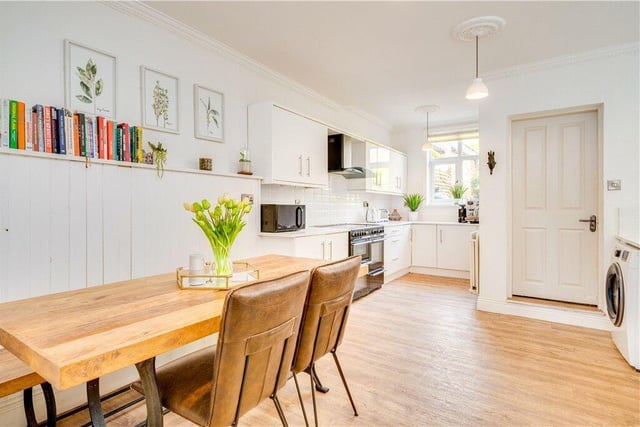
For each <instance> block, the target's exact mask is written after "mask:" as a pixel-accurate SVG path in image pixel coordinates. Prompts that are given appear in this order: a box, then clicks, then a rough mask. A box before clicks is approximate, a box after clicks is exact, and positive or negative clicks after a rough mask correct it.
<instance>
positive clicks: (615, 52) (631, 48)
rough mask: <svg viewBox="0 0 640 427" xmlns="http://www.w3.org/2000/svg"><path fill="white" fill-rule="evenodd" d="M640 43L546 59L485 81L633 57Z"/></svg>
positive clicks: (491, 75) (490, 75)
mask: <svg viewBox="0 0 640 427" xmlns="http://www.w3.org/2000/svg"><path fill="white" fill-rule="evenodd" d="M638 46H639V43H637V42H634V43H626V44H622V45H617V46H608V47H603V48H600V49H594V50H590V51H588V52H582V53H575V54H570V55H563V56H556V57H555V58H551V59H545V60H543V61H537V62H532V63H529V64H523V65H516V66H513V67H508V68H503V69H501V70H496V71H491V72H487V73H483V79H484V80H486V81H489V80H499V79H506V78H509V77H515V76H521V75H523V74H529V73H535V72H537V71H543V70H549V69H553V68H559V67H565V66H567V65H571V64H578V63H581V62H588V61H594V60H598V59H602V58H613V57H616V56H623V55H632V54H637V53H638Z"/></svg>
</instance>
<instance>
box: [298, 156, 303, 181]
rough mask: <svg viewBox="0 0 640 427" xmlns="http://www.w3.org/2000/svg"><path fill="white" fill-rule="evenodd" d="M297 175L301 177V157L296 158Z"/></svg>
mask: <svg viewBox="0 0 640 427" xmlns="http://www.w3.org/2000/svg"><path fill="white" fill-rule="evenodd" d="M298 175H300V176H302V156H301V155H300V156H298Z"/></svg>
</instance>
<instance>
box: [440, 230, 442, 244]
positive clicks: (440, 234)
mask: <svg viewBox="0 0 640 427" xmlns="http://www.w3.org/2000/svg"><path fill="white" fill-rule="evenodd" d="M440 243H442V230H440Z"/></svg>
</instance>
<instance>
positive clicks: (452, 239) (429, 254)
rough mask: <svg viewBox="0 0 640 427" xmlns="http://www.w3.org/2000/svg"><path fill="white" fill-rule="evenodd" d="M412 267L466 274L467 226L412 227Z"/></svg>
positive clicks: (468, 229)
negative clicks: (463, 272)
mask: <svg viewBox="0 0 640 427" xmlns="http://www.w3.org/2000/svg"><path fill="white" fill-rule="evenodd" d="M412 227H413V237H412V247H411V253H412V258H413V261H412V264H413V266H414V267H427V268H438V269H443V270H459V271H469V244H470V243H469V242H470V241H471V232H472V231H476V230H477V229H478V227H475V226H470V225H453V224H452V225H447V224H413V226H412Z"/></svg>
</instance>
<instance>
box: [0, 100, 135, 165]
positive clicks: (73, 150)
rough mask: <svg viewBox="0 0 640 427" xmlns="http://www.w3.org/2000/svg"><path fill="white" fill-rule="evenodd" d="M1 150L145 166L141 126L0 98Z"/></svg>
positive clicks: (64, 109)
mask: <svg viewBox="0 0 640 427" xmlns="http://www.w3.org/2000/svg"><path fill="white" fill-rule="evenodd" d="M0 147H5V148H15V149H18V150H27V151H39V152H43V153H56V154H64V155H69V156H80V157H88V158H92V159H106V160H120V161H125V162H136V163H142V161H143V149H142V147H143V139H142V127H139V126H130V125H129V124H128V123H116V122H114V121H112V120H107V119H105V118H104V117H102V116H91V115H88V114H84V113H73V112H71V111H70V110H68V109H66V108H57V107H52V106H49V105H40V104H37V105H34V106H33V107H31V108H30V109H29V108H27V107H26V105H25V103H24V102H22V101H17V100H13V99H0Z"/></svg>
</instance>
